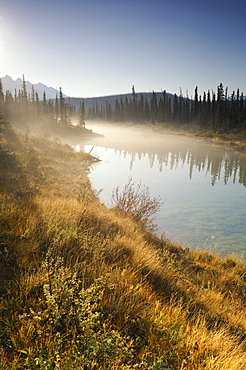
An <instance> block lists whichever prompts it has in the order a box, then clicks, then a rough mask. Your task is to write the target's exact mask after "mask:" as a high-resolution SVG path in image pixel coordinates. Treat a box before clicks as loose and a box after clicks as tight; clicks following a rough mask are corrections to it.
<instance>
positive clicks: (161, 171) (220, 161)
mask: <svg viewBox="0 0 246 370" xmlns="http://www.w3.org/2000/svg"><path fill="white" fill-rule="evenodd" d="M87 128H89V129H92V130H93V131H94V132H97V133H100V134H103V135H104V138H97V139H93V140H91V141H90V142H88V143H86V145H83V149H84V150H85V151H86V152H91V154H92V155H94V156H96V157H98V158H99V159H100V160H101V161H100V162H98V163H96V164H94V165H93V167H92V169H91V172H90V179H91V182H92V186H93V188H94V189H95V190H96V191H100V190H101V192H100V199H101V201H102V202H104V203H105V204H106V206H108V207H112V206H113V204H112V191H113V189H115V188H116V187H117V186H119V187H120V189H122V188H123V186H124V185H125V184H126V183H127V182H128V181H129V179H130V178H132V180H133V181H134V182H135V183H136V184H138V183H139V182H140V181H141V183H142V184H144V185H145V186H148V187H149V189H150V193H151V196H153V197H155V196H160V197H161V200H162V202H163V206H162V208H161V210H160V211H159V212H158V214H157V223H158V226H159V232H158V233H159V235H161V234H165V235H166V237H167V238H168V239H170V240H171V241H172V242H179V243H180V244H181V245H182V246H186V245H189V246H190V248H192V249H194V248H196V247H199V248H202V249H203V248H206V249H208V250H209V251H211V252H213V253H219V254H221V255H225V254H230V253H233V252H236V253H237V254H240V255H242V254H243V253H244V250H245V249H246V189H245V187H246V155H245V154H239V153H237V152H235V151H233V150H230V149H225V148H223V147H222V146H221V145H218V144H217V145H216V144H214V143H212V142H208V141H206V140H201V139H196V138H191V137H187V136H185V135H178V134H171V133H170V134H169V133H165V134H158V133H156V132H155V131H153V130H152V129H151V128H146V129H144V130H139V129H137V128H132V129H130V128H129V127H123V126H121V127H117V126H115V125H110V126H106V125H103V124H98V125H87ZM80 149H82V148H81V147H80V145H79V144H78V145H77V146H76V150H80Z"/></svg>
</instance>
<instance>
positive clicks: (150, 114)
mask: <svg viewBox="0 0 246 370" xmlns="http://www.w3.org/2000/svg"><path fill="white" fill-rule="evenodd" d="M0 104H1V111H2V114H3V116H4V117H5V119H7V120H9V121H11V122H14V123H16V124H19V125H21V124H22V123H23V124H26V123H28V124H30V123H31V124H37V125H42V124H44V123H53V124H56V125H59V126H66V125H70V124H71V122H72V121H73V120H74V121H76V122H77V123H78V124H79V125H81V126H85V120H86V119H89V120H100V121H108V122H136V123H151V124H161V125H163V126H175V127H177V128H178V127H182V126H186V127H187V126H188V127H192V126H193V127H195V128H201V129H204V130H207V131H213V132H219V133H229V132H242V131H246V99H245V97H244V95H243V93H241V92H240V90H239V89H238V90H237V91H236V92H235V91H233V92H232V94H230V95H229V94H228V88H224V86H223V84H222V83H221V84H220V85H219V86H218V87H217V92H216V93H215V92H213V91H212V93H210V91H209V90H208V92H207V93H205V92H204V93H203V95H199V93H198V87H196V88H195V91H194V99H191V98H189V97H188V94H187V96H186V97H184V96H183V93H182V90H180V93H179V95H177V94H174V95H173V96H171V95H170V94H168V93H167V92H166V91H165V90H164V91H163V92H162V94H161V96H160V97H159V98H157V94H156V93H155V92H154V91H153V92H152V95H151V98H150V99H149V100H148V99H146V98H144V96H143V94H140V96H139V95H138V94H136V92H135V88H134V86H132V94H131V96H130V98H128V97H127V96H126V97H125V98H124V100H123V98H120V99H116V101H115V103H114V104H113V105H112V104H110V103H108V102H106V104H104V105H100V106H99V105H98V104H97V103H95V104H94V105H93V107H90V108H89V109H88V111H87V112H86V110H85V104H84V101H83V100H82V99H81V102H80V105H79V109H78V110H76V108H75V106H73V105H72V104H70V101H69V100H68V102H65V99H64V97H63V94H62V89H61V88H60V91H59V95H57V96H56V99H49V100H47V99H46V94H45V92H44V93H43V99H42V100H40V99H39V96H38V93H37V92H36V91H35V89H34V86H33V87H32V90H31V93H30V94H28V93H27V89H26V83H25V78H24V76H23V84H22V89H21V90H19V91H18V92H17V91H16V90H15V92H14V95H12V93H11V92H10V91H6V93H5V94H4V93H3V86H2V81H1V79H0Z"/></svg>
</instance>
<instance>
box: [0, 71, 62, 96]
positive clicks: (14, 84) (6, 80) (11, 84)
mask: <svg viewBox="0 0 246 370" xmlns="http://www.w3.org/2000/svg"><path fill="white" fill-rule="evenodd" d="M25 83H26V89H27V93H28V94H31V91H32V86H33V87H34V89H35V91H36V92H37V93H38V97H39V99H40V100H42V99H43V93H44V91H45V94H46V99H55V97H56V95H58V94H59V91H58V90H57V89H55V88H53V87H48V86H46V85H44V84H43V83H41V82H38V83H37V84H32V83H31V82H30V81H25ZM2 84H3V92H4V94H5V93H6V91H10V92H11V93H12V94H14V92H15V89H16V91H17V93H18V91H19V90H21V89H22V84H23V80H22V79H21V78H19V77H18V78H17V79H16V80H13V79H12V77H10V76H8V75H6V76H5V77H3V78H2ZM63 96H64V97H67V95H65V94H63Z"/></svg>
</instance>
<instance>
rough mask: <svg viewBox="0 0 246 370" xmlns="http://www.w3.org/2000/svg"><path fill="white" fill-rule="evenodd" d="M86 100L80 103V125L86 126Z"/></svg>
mask: <svg viewBox="0 0 246 370" xmlns="http://www.w3.org/2000/svg"><path fill="white" fill-rule="evenodd" d="M85 116H86V114H85V102H84V101H83V102H80V103H79V125H80V126H82V127H85Z"/></svg>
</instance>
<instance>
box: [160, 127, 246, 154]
mask: <svg viewBox="0 0 246 370" xmlns="http://www.w3.org/2000/svg"><path fill="white" fill-rule="evenodd" d="M153 130H154V131H157V132H159V133H171V134H176V135H186V136H191V137H197V138H199V139H204V140H207V141H210V142H213V143H215V144H218V145H221V146H223V147H226V148H230V149H233V150H235V151H238V152H241V153H246V133H240V134H227V135H226V134H219V133H213V132H211V131H203V130H200V129H197V130H194V128H193V129H192V130H190V129H189V128H188V127H187V128H183V129H180V130H176V129H174V128H172V127H170V128H163V127H162V126H158V125H156V126H154V127H153Z"/></svg>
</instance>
